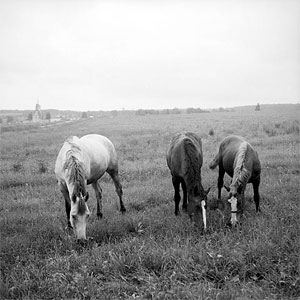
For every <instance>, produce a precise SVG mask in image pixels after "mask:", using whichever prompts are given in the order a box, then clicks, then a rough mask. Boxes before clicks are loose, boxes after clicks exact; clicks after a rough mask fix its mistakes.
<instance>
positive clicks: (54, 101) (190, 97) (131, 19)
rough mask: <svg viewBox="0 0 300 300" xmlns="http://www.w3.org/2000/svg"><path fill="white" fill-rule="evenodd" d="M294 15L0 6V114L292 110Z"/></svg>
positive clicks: (190, 5) (233, 4)
mask: <svg viewBox="0 0 300 300" xmlns="http://www.w3.org/2000/svg"><path fill="white" fill-rule="evenodd" d="M299 8H300V4H298V2H296V1H288V2H285V1H279V0H278V1H273V2H269V1H247V2H245V1H244V2H243V3H240V2H238V1H226V2H222V1H199V2H198V1H176V2H173V1H172V2H171V1H162V2H158V1H151V2H148V1H147V2H144V1H123V2H120V1H110V2H109V1H101V2H98V1H88V2H86V1H72V2H70V1H59V2H57V1H46V0H45V1H25V2H24V1H9V2H8V1H7V2H1V4H0V39H1V41H2V45H3V46H2V47H1V48H0V98H1V107H0V108H32V105H33V103H35V101H36V99H37V98H38V99H40V103H41V104H42V105H43V107H44V108H46V107H47V108H50V107H51V108H61V109H68V108H76V109H78V110H88V109H89V110H98V109H120V108H122V107H125V108H127V107H128V108H139V107H155V108H158V107H174V106H177V107H187V106H201V107H202V106H203V107H214V106H215V107H219V106H229V105H242V104H251V103H256V102H257V101H258V99H260V101H261V102H263V101H267V102H272V101H275V99H281V101H282V102H284V101H288V102H291V101H294V102H297V101H299V96H300V91H299V84H298V82H299V81H300V62H299V55H298V53H299V50H300V49H299V45H300V34H299V28H300V26H299V25H300V23H299V22H300V21H299V20H300V18H299V17H300V13H299V11H300V10H299ZM99 99H100V100H99ZM224 101H225V102H224Z"/></svg>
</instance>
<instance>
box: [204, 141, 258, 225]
mask: <svg viewBox="0 0 300 300" xmlns="http://www.w3.org/2000/svg"><path fill="white" fill-rule="evenodd" d="M216 166H219V178H218V200H219V201H220V200H221V189H222V187H223V177H224V174H225V172H226V173H227V174H228V175H229V176H230V177H232V182H231V184H230V187H229V188H228V187H226V186H224V187H225V188H226V190H227V191H228V192H229V200H228V202H229V203H230V204H231V223H232V225H235V224H236V222H237V218H236V213H237V203H238V202H239V204H240V205H241V211H240V212H241V214H242V213H243V211H244V206H245V199H244V192H245V189H246V185H247V183H252V185H253V191H254V202H255V206H256V211H260V208H259V198H260V197H259V191H258V189H259V184H260V173H261V165H260V161H259V158H258V154H257V152H256V151H255V150H254V149H253V147H252V146H251V145H250V144H249V143H248V142H246V141H245V140H244V139H243V138H242V137H239V136H234V135H232V136H228V137H226V138H225V139H224V140H223V141H222V142H221V144H220V147H219V153H218V154H217V155H216V156H215V158H214V159H213V161H212V162H211V163H210V164H209V167H210V168H211V169H214V168H215V167H216ZM238 198H240V200H239V201H238Z"/></svg>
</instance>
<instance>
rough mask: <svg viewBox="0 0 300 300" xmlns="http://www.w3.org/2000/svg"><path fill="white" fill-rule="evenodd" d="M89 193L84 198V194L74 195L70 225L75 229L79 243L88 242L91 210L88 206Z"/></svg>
mask: <svg viewBox="0 0 300 300" xmlns="http://www.w3.org/2000/svg"><path fill="white" fill-rule="evenodd" d="M88 198H89V193H88V192H86V194H85V195H84V196H83V195H82V193H81V192H80V193H78V194H73V195H72V201H71V212H70V224H71V226H72V228H73V231H74V235H75V238H76V239H77V241H85V240H86V223H87V218H88V217H89V215H90V210H89V208H88V206H87V204H86V202H87V200H88Z"/></svg>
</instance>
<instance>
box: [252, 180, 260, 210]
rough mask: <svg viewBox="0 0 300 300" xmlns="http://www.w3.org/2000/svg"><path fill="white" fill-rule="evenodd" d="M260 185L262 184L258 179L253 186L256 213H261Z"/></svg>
mask: <svg viewBox="0 0 300 300" xmlns="http://www.w3.org/2000/svg"><path fill="white" fill-rule="evenodd" d="M259 184H260V178H258V179H257V180H255V181H253V183H252V186H253V192H254V202H255V207H256V212H259V211H260V207H259V200H260V196H259V190H258V189H259Z"/></svg>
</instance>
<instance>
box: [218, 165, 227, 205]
mask: <svg viewBox="0 0 300 300" xmlns="http://www.w3.org/2000/svg"><path fill="white" fill-rule="evenodd" d="M224 174H225V170H224V169H223V166H221V165H219V177H218V199H219V200H221V190H222V187H223V184H224V180H223V179H224Z"/></svg>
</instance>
